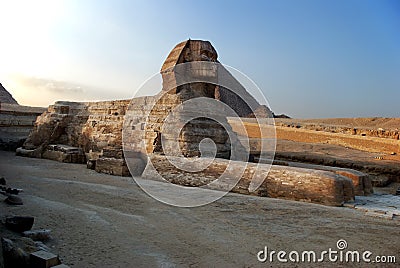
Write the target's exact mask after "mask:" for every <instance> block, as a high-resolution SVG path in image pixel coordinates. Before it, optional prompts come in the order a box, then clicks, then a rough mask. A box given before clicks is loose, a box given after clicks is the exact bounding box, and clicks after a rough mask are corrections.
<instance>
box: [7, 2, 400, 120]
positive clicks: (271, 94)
mask: <svg viewBox="0 0 400 268" xmlns="http://www.w3.org/2000/svg"><path fill="white" fill-rule="evenodd" d="M30 2H32V3H30ZM0 10H2V14H4V15H2V16H1V17H0V32H1V33H2V48H0V58H1V59H2V64H1V66H0V82H2V83H3V85H4V86H5V87H6V88H7V89H8V90H9V91H10V92H11V93H12V94H13V96H14V97H15V98H16V99H17V100H18V101H19V102H20V103H21V104H25V105H40V106H47V105H49V104H51V103H52V102H54V101H56V100H101V99H122V98H130V97H131V96H132V95H133V94H134V92H135V91H136V89H137V88H138V87H139V86H140V85H141V84H142V83H143V82H144V81H145V80H146V79H147V78H149V77H150V76H152V75H153V74H155V73H156V72H158V71H159V69H160V67H161V65H162V63H163V61H164V60H165V58H166V56H167V55H168V53H169V51H170V50H171V49H172V48H173V47H174V46H175V44H177V43H179V42H180V41H183V40H185V39H188V38H191V39H203V40H209V41H211V42H212V44H213V45H214V47H215V48H216V49H217V51H218V54H219V60H220V61H221V62H222V63H224V64H227V65H229V66H232V67H234V68H236V69H238V70H240V71H241V72H243V73H245V74H246V75H247V76H249V77H250V78H251V79H252V80H253V81H254V82H255V83H256V84H257V85H258V86H259V87H260V88H261V90H262V91H263V93H264V95H265V96H266V98H267V99H268V102H269V104H270V106H271V108H272V110H273V111H275V112H276V113H285V114H288V115H290V116H293V117H299V118H301V117H307V118H319V117H374V116H382V117H400V108H399V107H400V105H399V103H400V2H399V1H385V0H376V1H361V0H348V1H341V0H337V1H328V0H327V1H322V0H320V1H312V0H298V1H295V0H292V1H291V0H281V1H183V0H182V1H118V0H116V1H99V0H97V1H89V0H87V1H78V0H70V1H61V0H54V1H53V0H47V1H44V0H43V1H41V0H38V1H18V0H17V1H9V2H6V3H4V2H2V3H1V4H0Z"/></svg>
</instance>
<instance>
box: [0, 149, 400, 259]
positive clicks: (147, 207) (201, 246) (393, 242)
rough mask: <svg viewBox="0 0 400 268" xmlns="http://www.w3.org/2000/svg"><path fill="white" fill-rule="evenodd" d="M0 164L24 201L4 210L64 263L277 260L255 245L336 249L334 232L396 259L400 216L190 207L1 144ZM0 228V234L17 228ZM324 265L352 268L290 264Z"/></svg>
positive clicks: (241, 199)
mask: <svg viewBox="0 0 400 268" xmlns="http://www.w3.org/2000/svg"><path fill="white" fill-rule="evenodd" d="M0 171H1V175H3V176H5V177H6V178H7V180H8V183H9V184H10V185H12V186H14V187H18V188H23V189H24V192H23V193H21V194H20V197H21V198H22V199H23V201H24V205H22V206H9V205H7V204H5V203H4V202H1V203H0V211H1V215H2V216H3V217H4V216H6V215H31V216H34V217H35V224H34V228H47V229H51V230H52V239H51V240H50V241H49V242H47V245H48V246H49V247H50V249H51V250H52V251H53V252H55V253H57V254H59V256H60V258H61V259H62V261H63V263H65V264H67V265H70V266H71V267H272V266H274V267H276V266H280V267H281V266H285V265H284V264H283V263H278V262H276V261H275V262H274V263H272V264H271V263H269V262H266V263H260V262H258V261H257V256H256V255H257V253H258V252H259V251H260V250H262V249H263V248H264V247H265V246H268V248H270V249H271V250H285V251H288V252H289V251H291V250H298V251H302V250H314V251H317V252H318V251H319V252H320V251H323V250H328V248H333V249H336V242H337V241H338V240H339V239H345V240H346V241H347V243H348V248H349V249H351V250H360V251H361V250H370V251H371V252H373V254H374V255H395V256H397V258H400V240H399V239H398V236H399V234H400V233H399V230H400V229H399V228H400V221H398V220H387V219H382V218H375V217H371V216H367V215H365V213H364V212H362V211H359V210H354V209H351V208H347V207H327V206H322V205H317V204H309V203H301V202H294V201H288V200H279V199H272V198H265V197H254V196H246V195H239V194H228V195H226V196H225V197H223V198H222V199H220V200H219V201H217V202H214V203H212V204H209V205H206V206H202V207H197V208H191V209H188V208H179V207H172V206H168V205H165V204H163V203H160V202H158V201H156V200H154V199H152V198H151V197H149V196H148V195H146V194H145V193H144V192H143V191H142V190H141V189H140V188H139V187H138V186H137V185H136V184H135V183H134V182H133V180H132V178H123V177H116V176H110V175H105V174H99V173H96V172H95V171H93V170H88V169H86V167H85V166H84V165H79V164H65V163H59V162H56V161H50V160H45V159H33V158H23V157H17V156H15V155H14V153H12V152H4V151H1V152H0ZM148 183H153V184H154V186H155V187H159V188H160V190H162V184H158V183H156V182H152V181H148ZM0 226H1V227H0V228H1V233H2V235H6V236H8V237H16V236H18V235H17V234H15V233H11V232H10V231H8V230H6V229H5V228H4V227H3V226H2V225H0ZM293 265H294V264H293V263H289V264H286V266H288V267H289V266H290V267H293ZM321 265H323V266H324V267H338V266H339V267H348V266H350V267H351V266H359V265H356V264H351V263H350V264H345V263H329V262H324V263H323V264H321V263H317V264H310V263H306V264H295V266H298V267H303V266H304V267H310V266H315V267H321ZM371 267H374V265H372V266H371ZM379 267H382V265H380V266H379ZM385 267H395V265H394V264H392V265H389V264H386V266H385Z"/></svg>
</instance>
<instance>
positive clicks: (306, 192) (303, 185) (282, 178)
mask: <svg viewBox="0 0 400 268" xmlns="http://www.w3.org/2000/svg"><path fill="white" fill-rule="evenodd" d="M150 159H151V162H152V163H153V166H155V167H156V170H157V172H158V173H159V174H161V175H162V176H163V178H164V179H166V180H167V181H169V182H172V183H175V184H179V185H186V186H201V185H206V184H208V183H210V182H211V181H214V180H215V179H217V178H219V177H220V176H221V174H222V173H223V172H224V171H225V170H226V169H227V167H228V166H229V172H231V173H232V174H242V165H243V163H238V164H235V163H233V162H230V161H228V160H225V159H214V161H213V162H212V163H211V165H210V166H209V167H208V168H207V169H205V170H204V171H202V172H196V173H193V172H184V171H182V170H178V169H177V168H175V167H174V166H173V165H171V164H170V163H169V162H168V160H167V159H166V157H165V156H162V155H157V154H153V155H151V157H150ZM128 161H129V160H128ZM174 161H177V163H179V158H175V159H174ZM196 161H207V160H206V159H204V160H199V159H197V160H196ZM256 169H257V170H258V171H259V172H261V173H263V174H268V176H266V177H265V180H264V182H263V184H262V185H261V186H260V188H259V189H258V190H257V191H255V192H250V191H249V185H250V182H251V180H252V177H253V174H254V173H255V170H256ZM268 169H269V166H268V165H264V164H260V165H258V164H255V163H247V164H246V168H245V171H244V172H243V174H242V175H241V179H240V181H239V183H238V184H237V185H236V186H235V187H234V188H233V189H232V192H236V193H242V194H250V195H257V196H266V197H273V198H283V199H290V200H297V201H304V202H312V203H319V204H324V205H330V206H341V205H342V204H343V203H344V202H346V201H351V200H354V186H353V183H352V181H351V180H350V179H349V178H346V177H344V176H342V175H339V174H334V173H333V172H328V171H322V170H315V169H308V168H298V167H284V166H272V168H271V169H270V170H269V173H268ZM153 173H154V171H152V170H149V169H147V170H146V171H145V172H144V174H143V177H144V178H147V179H153V178H155V177H156V176H155V174H153ZM212 189H217V190H226V185H224V184H223V183H220V184H218V185H216V186H215V187H213V188H212Z"/></svg>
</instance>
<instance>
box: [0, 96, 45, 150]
mask: <svg viewBox="0 0 400 268" xmlns="http://www.w3.org/2000/svg"><path fill="white" fill-rule="evenodd" d="M44 111H45V108H41V107H29V106H21V105H18V104H9V103H0V149H1V150H11V151H13V150H15V149H16V148H17V147H19V146H21V145H22V143H23V142H24V141H25V139H26V138H27V137H28V136H29V133H30V132H31V131H32V129H33V126H34V123H35V120H36V118H37V116H39V115H40V114H41V113H43V112H44Z"/></svg>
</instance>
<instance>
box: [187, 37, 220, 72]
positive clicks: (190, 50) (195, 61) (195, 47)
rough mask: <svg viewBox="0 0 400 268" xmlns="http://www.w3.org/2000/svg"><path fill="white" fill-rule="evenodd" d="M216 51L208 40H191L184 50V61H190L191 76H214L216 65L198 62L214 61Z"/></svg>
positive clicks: (215, 59)
mask: <svg viewBox="0 0 400 268" xmlns="http://www.w3.org/2000/svg"><path fill="white" fill-rule="evenodd" d="M217 57H218V55H217V52H216V51H215V49H214V48H213V46H212V45H211V43H210V42H206V41H197V40H193V41H192V40H191V41H190V43H189V46H188V47H187V48H186V49H185V51H184V61H185V62H192V64H191V71H192V73H191V75H192V76H193V77H195V78H196V77H197V78H199V77H208V78H215V77H216V66H214V65H210V64H201V63H199V62H216V61H217Z"/></svg>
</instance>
